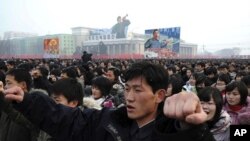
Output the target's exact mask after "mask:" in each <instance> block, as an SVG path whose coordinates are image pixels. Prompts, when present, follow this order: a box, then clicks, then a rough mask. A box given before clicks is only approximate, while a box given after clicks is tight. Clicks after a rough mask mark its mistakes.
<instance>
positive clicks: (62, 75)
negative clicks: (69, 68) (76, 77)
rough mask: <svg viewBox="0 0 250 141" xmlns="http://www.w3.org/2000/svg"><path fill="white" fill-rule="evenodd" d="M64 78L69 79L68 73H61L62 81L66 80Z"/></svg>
mask: <svg viewBox="0 0 250 141" xmlns="http://www.w3.org/2000/svg"><path fill="white" fill-rule="evenodd" d="M64 78H69V77H68V75H67V73H61V79H64Z"/></svg>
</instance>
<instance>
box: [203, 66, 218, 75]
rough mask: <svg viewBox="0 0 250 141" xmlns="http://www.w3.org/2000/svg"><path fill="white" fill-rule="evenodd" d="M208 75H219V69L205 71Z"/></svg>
mask: <svg viewBox="0 0 250 141" xmlns="http://www.w3.org/2000/svg"><path fill="white" fill-rule="evenodd" d="M205 74H206V75H211V74H214V75H216V74H217V69H216V68H215V67H208V68H207V69H206V71H205Z"/></svg>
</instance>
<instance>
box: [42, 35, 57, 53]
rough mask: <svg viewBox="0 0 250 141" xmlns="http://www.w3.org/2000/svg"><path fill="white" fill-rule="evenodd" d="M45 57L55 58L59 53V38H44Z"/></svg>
mask: <svg viewBox="0 0 250 141" xmlns="http://www.w3.org/2000/svg"><path fill="white" fill-rule="evenodd" d="M43 49H44V53H45V54H44V57H45V58H55V57H58V55H59V39H58V38H51V39H44V48H43Z"/></svg>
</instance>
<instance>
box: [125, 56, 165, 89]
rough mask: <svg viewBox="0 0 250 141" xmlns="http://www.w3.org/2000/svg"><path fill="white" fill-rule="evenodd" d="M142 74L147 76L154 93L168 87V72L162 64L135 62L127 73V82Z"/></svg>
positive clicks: (146, 78)
mask: <svg viewBox="0 0 250 141" xmlns="http://www.w3.org/2000/svg"><path fill="white" fill-rule="evenodd" d="M140 76H142V77H144V78H145V80H146V82H147V83H148V84H149V85H150V86H151V88H152V91H153V93H155V92H156V91H157V90H159V89H164V90H166V89H167V86H168V73H167V71H166V70H165V69H164V68H163V67H162V66H160V65H156V64H151V63H149V62H146V61H143V62H138V63H134V64H133V65H132V66H131V67H130V68H129V69H128V70H127V72H126V74H125V82H127V81H129V80H132V79H134V78H136V77H140Z"/></svg>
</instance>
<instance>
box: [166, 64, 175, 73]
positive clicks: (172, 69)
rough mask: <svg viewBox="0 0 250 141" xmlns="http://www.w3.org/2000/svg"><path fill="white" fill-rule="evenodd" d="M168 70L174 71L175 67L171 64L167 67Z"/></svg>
mask: <svg viewBox="0 0 250 141" xmlns="http://www.w3.org/2000/svg"><path fill="white" fill-rule="evenodd" d="M167 70H168V71H172V72H173V73H176V68H175V66H173V65H171V66H169V67H168V68H167Z"/></svg>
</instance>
